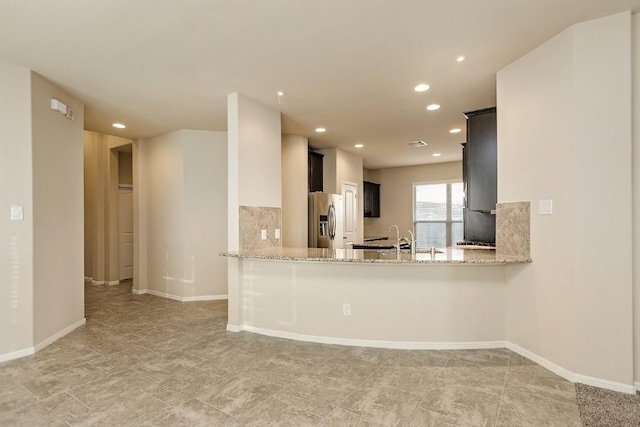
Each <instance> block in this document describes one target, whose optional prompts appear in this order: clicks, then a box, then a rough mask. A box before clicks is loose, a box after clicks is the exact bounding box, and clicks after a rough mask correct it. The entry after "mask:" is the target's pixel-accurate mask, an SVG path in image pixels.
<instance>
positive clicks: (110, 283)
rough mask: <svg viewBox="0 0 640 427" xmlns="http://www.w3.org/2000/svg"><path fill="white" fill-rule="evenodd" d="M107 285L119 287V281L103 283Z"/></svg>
mask: <svg viewBox="0 0 640 427" xmlns="http://www.w3.org/2000/svg"><path fill="white" fill-rule="evenodd" d="M105 283H106V284H107V285H109V286H113V285H119V284H120V281H119V280H112V281H111V282H105Z"/></svg>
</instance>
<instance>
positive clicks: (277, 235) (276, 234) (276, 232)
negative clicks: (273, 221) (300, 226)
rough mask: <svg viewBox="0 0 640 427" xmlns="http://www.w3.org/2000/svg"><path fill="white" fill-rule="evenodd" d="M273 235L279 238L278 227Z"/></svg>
mask: <svg viewBox="0 0 640 427" xmlns="http://www.w3.org/2000/svg"><path fill="white" fill-rule="evenodd" d="M275 237H276V239H279V238H280V229H279V228H276V231H275Z"/></svg>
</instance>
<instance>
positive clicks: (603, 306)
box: [497, 13, 633, 390]
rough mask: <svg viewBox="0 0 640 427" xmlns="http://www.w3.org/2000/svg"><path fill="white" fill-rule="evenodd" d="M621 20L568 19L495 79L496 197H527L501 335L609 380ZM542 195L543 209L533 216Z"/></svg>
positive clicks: (620, 169) (627, 138) (614, 336)
mask: <svg viewBox="0 0 640 427" xmlns="http://www.w3.org/2000/svg"><path fill="white" fill-rule="evenodd" d="M630 22H631V21H630V14H628V13H623V14H619V15H614V16H611V17H607V18H603V19H599V20H596V21H590V22H586V23H583V24H579V25H576V26H574V27H572V28H570V29H568V30H566V31H565V32H563V33H561V34H560V35H558V36H557V37H555V38H554V39H552V40H550V41H548V42H547V43H545V44H543V45H542V46H540V47H539V48H537V49H535V50H534V51H532V52H530V53H529V54H527V55H525V56H524V57H522V58H521V59H519V60H518V61H516V62H514V63H513V64H511V65H509V66H508V67H506V68H505V69H503V70H501V71H500V72H499V73H498V79H497V82H498V92H497V100H498V202H512V201H531V204H532V218H531V256H532V258H533V263H532V264H530V265H527V266H507V274H506V290H507V294H506V295H507V299H506V302H507V313H506V325H507V331H506V333H507V340H508V341H510V342H511V343H513V344H515V345H516V346H519V347H520V348H522V349H525V350H526V351H528V352H530V353H532V354H534V355H536V356H537V357H539V358H540V360H541V361H542V362H543V363H547V364H549V365H550V366H555V367H560V369H563V370H566V371H568V372H571V373H573V374H575V376H576V378H577V379H578V380H580V381H581V382H585V381H586V382H591V383H593V382H598V381H600V383H601V384H604V385H605V386H608V387H611V388H616V387H617V388H619V389H625V387H627V386H628V385H630V384H632V380H633V348H632V344H633V343H632V325H633V319H632V318H633V312H632V304H631V301H632V271H631V270H632V259H631V253H632V250H631V235H630V233H629V230H630V229H631V163H630V161H629V159H630V157H631V116H630V108H629V107H630V105H631V74H630V70H631V67H630V58H631V49H630V41H631V34H630V29H631V25H630ZM545 199H552V200H553V209H554V212H553V215H539V214H537V206H538V201H539V200H545ZM605 248H615V250H606V249H605ZM625 390H627V389H625Z"/></svg>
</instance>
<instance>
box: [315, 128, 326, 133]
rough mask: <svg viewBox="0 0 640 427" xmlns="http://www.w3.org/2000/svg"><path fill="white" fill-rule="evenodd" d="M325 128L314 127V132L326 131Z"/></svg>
mask: <svg viewBox="0 0 640 427" xmlns="http://www.w3.org/2000/svg"><path fill="white" fill-rule="evenodd" d="M326 131H327V130H326V129H325V128H316V132H318V133H322V132H326Z"/></svg>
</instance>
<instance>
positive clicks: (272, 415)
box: [231, 398, 321, 427]
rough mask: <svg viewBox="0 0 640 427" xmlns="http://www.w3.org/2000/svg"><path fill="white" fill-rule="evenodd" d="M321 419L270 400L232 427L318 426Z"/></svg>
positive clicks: (262, 403) (280, 402) (248, 413)
mask: <svg viewBox="0 0 640 427" xmlns="http://www.w3.org/2000/svg"><path fill="white" fill-rule="evenodd" d="M320 420H321V418H320V417H319V416H317V415H315V414H312V413H311V412H308V411H306V410H304V409H303V408H300V407H297V406H294V405H290V404H289V403H287V402H283V401H281V400H278V399H275V398H269V399H267V400H265V401H264V402H261V404H259V405H257V406H255V407H253V408H252V409H250V410H249V411H247V412H246V413H244V414H242V416H240V417H239V418H238V420H237V421H236V422H235V423H232V424H231V425H232V426H247V427H250V426H256V427H261V426H278V427H280V426H283V427H284V426H290V427H306V426H316V425H318V423H320Z"/></svg>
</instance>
